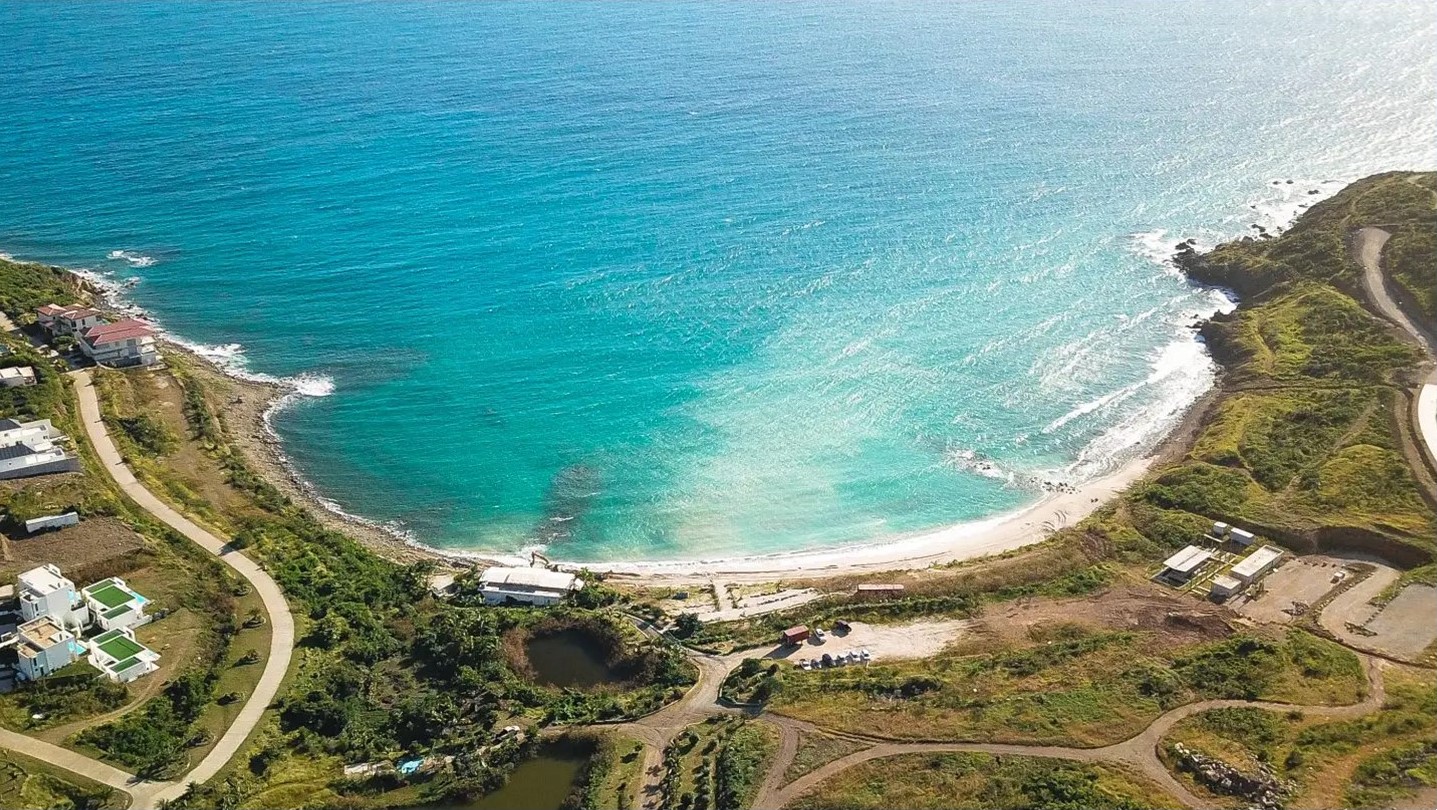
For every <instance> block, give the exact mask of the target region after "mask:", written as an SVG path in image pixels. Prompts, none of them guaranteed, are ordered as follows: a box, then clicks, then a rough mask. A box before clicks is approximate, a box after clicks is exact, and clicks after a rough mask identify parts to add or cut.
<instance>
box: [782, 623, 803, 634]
mask: <svg viewBox="0 0 1437 810" xmlns="http://www.w3.org/2000/svg"><path fill="white" fill-rule="evenodd" d="M807 632H808V625H806V624H796V625H794V626H793V627H790V628H788V629H787V630H785V631H783V634H784V635H785V636H796V635H799V634H800V633H807Z"/></svg>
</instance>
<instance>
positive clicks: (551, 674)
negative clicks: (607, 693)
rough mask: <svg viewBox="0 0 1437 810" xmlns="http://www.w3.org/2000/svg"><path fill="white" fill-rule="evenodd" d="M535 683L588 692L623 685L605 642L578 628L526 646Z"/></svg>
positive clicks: (551, 635) (535, 639) (540, 639)
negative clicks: (611, 661)
mask: <svg viewBox="0 0 1437 810" xmlns="http://www.w3.org/2000/svg"><path fill="white" fill-rule="evenodd" d="M524 651H525V653H526V654H527V655H528V658H529V666H530V668H532V669H533V671H534V680H535V681H536V682H537V683H539V684H540V685H543V686H557V687H560V688H568V687H576V688H579V689H588V688H592V687H595V686H607V685H612V684H617V683H620V682H622V680H623V679H622V678H621V677H620V676H619V673H617V672H615V671H614V669H613V668H612V667H610V666H609V664H608V661H607V660H606V659H607V655H606V653H607V651H606V650H605V649H604V646H603V643H602V642H601V641H600V640H599V639H597V638H595V637H594V636H593V635H592V634H590V633H587V632H585V631H583V630H581V629H578V628H568V629H564V630H559V631H556V632H553V633H546V634H544V635H540V636H534V637H532V638H530V639H529V640H528V641H527V642H525V644H524Z"/></svg>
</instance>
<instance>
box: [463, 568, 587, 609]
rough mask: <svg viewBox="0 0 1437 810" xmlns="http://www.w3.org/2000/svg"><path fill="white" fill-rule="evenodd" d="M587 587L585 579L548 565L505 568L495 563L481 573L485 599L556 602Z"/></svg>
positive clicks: (535, 603) (482, 592) (498, 601)
mask: <svg viewBox="0 0 1437 810" xmlns="http://www.w3.org/2000/svg"><path fill="white" fill-rule="evenodd" d="M582 587H584V582H583V580H581V579H579V578H578V577H576V576H574V575H573V574H565V573H563V572H562V571H550V570H548V569H546V568H506V567H502V566H495V567H493V568H486V569H484V573H482V574H480V575H479V593H481V594H482V595H483V596H484V602H485V603H486V604H490V605H502V604H504V603H506V602H516V603H519V604H525V605H556V604H558V603H560V602H562V601H564V597H566V596H568V595H569V594H571V593H573V592H574V591H577V590H579V589H580V588H582Z"/></svg>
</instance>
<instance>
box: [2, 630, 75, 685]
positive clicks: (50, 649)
mask: <svg viewBox="0 0 1437 810" xmlns="http://www.w3.org/2000/svg"><path fill="white" fill-rule="evenodd" d="M16 635H17V636H18V639H17V641H16V643H15V674H16V675H17V676H18V677H20V678H23V679H24V680H27V681H38V680H40V679H41V678H43V677H45V676H46V675H49V674H51V673H54V672H58V671H59V670H61V669H64V668H65V667H67V666H69V665H70V663H71V662H73V661H74V660H75V659H76V658H79V657H80V655H81V654H82V653H83V652H84V647H83V646H81V644H80V642H79V640H77V639H76V638H75V634H74V633H72V632H70V631H69V630H67V629H65V628H64V627H62V626H61V625H60V623H59V622H57V621H56V620H55V617H53V616H41V617H39V618H38V619H32V620H30V621H28V622H25V623H24V624H22V625H20V627H19V628H18V629H17V630H16Z"/></svg>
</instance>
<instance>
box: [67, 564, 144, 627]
mask: <svg viewBox="0 0 1437 810" xmlns="http://www.w3.org/2000/svg"><path fill="white" fill-rule="evenodd" d="M80 593H81V595H82V596H84V598H85V606H86V607H88V608H89V609H90V615H91V616H93V617H94V619H95V625H96V626H97V627H99V628H100V629H101V630H119V629H123V628H126V627H139V626H140V625H142V624H145V623H147V622H149V621H150V617H149V616H147V615H145V605H146V604H148V603H149V601H150V600H148V599H146V598H145V597H143V596H141V595H139V594H138V593H135V592H134V591H133V590H130V587H129V586H128V585H126V584H125V581H124V580H123V579H120V578H119V577H110V578H109V579H102V580H100V581H99V582H96V583H95V584H94V585H90V586H88V587H86V588H85V589H84V590H82V591H81V592H80Z"/></svg>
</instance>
